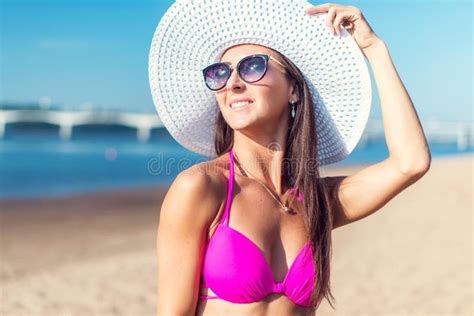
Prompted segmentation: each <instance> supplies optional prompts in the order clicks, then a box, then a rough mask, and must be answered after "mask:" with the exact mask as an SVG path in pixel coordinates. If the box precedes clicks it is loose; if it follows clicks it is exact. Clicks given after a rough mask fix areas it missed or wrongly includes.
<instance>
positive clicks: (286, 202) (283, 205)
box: [232, 151, 292, 213]
mask: <svg viewBox="0 0 474 316" xmlns="http://www.w3.org/2000/svg"><path fill="white" fill-rule="evenodd" d="M232 153H233V155H234V158H235V160H236V161H237V164H238V165H239V167H240V168H241V169H243V170H244V171H245V173H248V174H249V175H251V176H252V179H254V180H255V181H257V182H258V183H260V184H261V185H262V186H263V187H264V188H265V189H266V190H267V191H268V193H270V196H271V197H272V198H273V199H274V200H275V201H276V202H277V203H278V205H279V206H280V208H281V209H282V210H283V211H284V212H285V213H291V212H292V209H291V208H290V207H289V206H288V205H287V204H288V199H286V200H285V204H283V203H281V201H280V199H278V198H277V197H276V196H275V194H274V193H273V191H272V190H271V189H270V188H269V187H267V186H266V184H265V183H263V182H262V181H260V180H258V179H257V178H256V177H255V176H254V175H252V174H251V173H250V172H248V171H247V170H246V169H245V168H244V166H242V164H241V163H240V161H239V159H238V158H237V154H236V153H235V151H232ZM246 176H247V175H246ZM247 177H248V176H247ZM248 178H249V177H248Z"/></svg>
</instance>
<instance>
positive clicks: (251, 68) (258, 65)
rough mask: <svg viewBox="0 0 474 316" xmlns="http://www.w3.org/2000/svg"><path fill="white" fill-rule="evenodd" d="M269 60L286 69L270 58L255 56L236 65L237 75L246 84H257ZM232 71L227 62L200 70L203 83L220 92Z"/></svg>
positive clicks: (263, 55) (262, 55) (265, 70)
mask: <svg viewBox="0 0 474 316" xmlns="http://www.w3.org/2000/svg"><path fill="white" fill-rule="evenodd" d="M270 59H272V60H274V61H275V62H277V63H278V64H280V65H281V66H282V67H283V68H286V67H285V66H284V65H283V64H282V63H280V62H279V61H278V60H276V59H275V58H273V57H272V56H269V55H265V54H256V55H250V56H247V57H244V58H242V59H241V60H240V61H239V62H238V63H237V66H236V68H237V73H238V74H239V77H240V78H241V79H242V80H243V81H245V82H247V83H254V82H257V81H259V80H260V79H262V78H263V76H265V74H266V73H267V67H268V61H269V60H270ZM233 70H234V68H233V67H232V66H231V64H230V63H229V62H222V63H215V64H212V65H209V66H207V67H206V68H204V69H203V70H202V73H203V75H204V82H205V83H206V86H207V87H208V88H209V89H211V90H212V91H216V90H220V89H222V88H224V87H225V85H226V84H227V80H229V78H230V76H231V74H232V71H233Z"/></svg>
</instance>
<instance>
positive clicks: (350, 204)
mask: <svg viewBox="0 0 474 316" xmlns="http://www.w3.org/2000/svg"><path fill="white" fill-rule="evenodd" d="M425 172H426V171H425V170H423V171H420V172H413V173H410V174H407V173H403V172H401V171H400V168H399V167H398V165H397V164H396V163H395V162H394V161H393V160H392V159H390V158H387V159H385V160H383V161H381V162H379V163H376V164H373V165H370V166H369V167H366V168H364V169H362V170H359V171H358V172H356V173H354V174H352V175H349V176H337V177H326V178H324V180H325V181H327V183H328V185H329V187H330V191H331V194H332V197H333V198H332V201H333V204H332V210H333V229H335V228H337V227H340V226H344V225H347V224H349V223H352V222H355V221H357V220H359V219H362V218H364V217H366V216H369V215H370V214H372V213H375V212H376V211H377V210H379V209H380V208H382V207H383V206H384V205H385V204H386V203H387V202H388V201H390V200H391V199H392V198H393V197H395V196H396V195H397V194H398V193H400V192H401V191H403V190H404V189H405V188H407V187H408V186H410V185H411V184H413V183H414V182H416V181H417V180H418V179H419V178H420V177H421V176H422V175H423V174H424V173H425Z"/></svg>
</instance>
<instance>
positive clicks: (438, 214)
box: [0, 155, 474, 316]
mask: <svg viewBox="0 0 474 316" xmlns="http://www.w3.org/2000/svg"><path fill="white" fill-rule="evenodd" d="M473 158H474V156H473V155H466V156H457V157H445V158H434V159H433V162H432V164H431V169H430V171H429V172H428V173H427V174H426V175H425V176H424V177H423V178H422V179H420V180H419V181H418V182H416V183H415V184H413V185H412V186H410V187H408V188H407V189H406V190H405V191H403V192H402V193H400V194H399V195H398V196H396V197H395V198H394V199H392V200H391V201H390V202H389V203H388V204H387V205H385V206H384V207H383V208H382V209H380V210H379V211H378V212H376V213H375V214H373V215H371V216H369V217H366V218H364V219H362V220H360V221H357V222H355V223H352V224H350V225H347V226H343V227H340V228H337V229H336V230H334V232H333V238H334V244H333V258H332V277H331V278H332V279H331V281H332V290H333V294H334V296H335V298H336V308H337V309H336V311H333V310H332V309H331V308H330V306H329V304H327V303H326V302H324V303H323V304H322V306H321V307H320V309H319V310H318V311H317V313H316V314H317V315H318V316H333V315H338V316H339V315H397V316H398V315H456V316H457V315H473V312H474V309H473V301H474V297H473V276H472V270H473V266H472V261H473V247H472V240H473V235H472V234H473V233H472V232H473V230H472V228H473V218H472V212H473V205H472V203H473V200H472V195H473V194H472V192H473V188H472V186H473V162H474V159H473ZM363 167H364V166H354V167H346V168H338V169H326V170H324V171H323V175H346V174H351V173H353V172H355V171H357V170H358V169H359V168H363ZM166 190H167V188H166V187H163V188H155V189H146V190H136V191H115V192H108V193H94V194H84V195H77V196H70V197H65V198H55V199H35V200H10V201H0V216H1V217H0V219H1V221H0V225H1V226H0V228H1V231H0V251H1V252H0V254H1V257H0V295H1V296H0V315H2V316H21V315H48V316H49V315H154V311H155V293H156V284H155V279H156V257H155V238H156V228H157V224H158V216H159V210H160V205H161V200H162V198H163V196H164V194H165V193H166Z"/></svg>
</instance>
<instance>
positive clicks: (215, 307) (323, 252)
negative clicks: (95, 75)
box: [150, 0, 431, 315]
mask: <svg viewBox="0 0 474 316" xmlns="http://www.w3.org/2000/svg"><path fill="white" fill-rule="evenodd" d="M210 2H212V1H210ZM223 2H224V4H223ZM243 2H245V1H243ZM231 3H232V1H227V2H226V1H219V2H212V3H211V5H210V6H208V7H206V5H205V4H203V3H199V4H184V3H182V4H181V6H179V4H178V3H177V4H176V6H174V7H172V8H171V9H170V10H169V11H168V12H167V15H165V17H164V18H163V20H164V21H165V22H163V23H164V24H162V25H161V27H160V26H159V28H158V29H157V32H156V33H155V39H154V44H153V45H152V53H151V54H150V60H151V62H150V80H151V87H152V92H153V96H154V101H155V105H156V106H157V109H158V112H159V114H160V117H161V118H162V120H163V122H164V124H165V126H166V127H167V129H168V130H169V131H170V133H171V134H172V135H173V137H175V138H176V139H177V140H178V142H180V143H181V144H183V145H184V146H185V147H187V148H189V149H190V150H193V151H195V152H200V153H209V152H210V151H209V148H208V147H206V146H208V144H209V143H205V142H202V141H201V139H205V140H206V141H208V140H211V141H212V144H213V146H214V148H213V150H214V152H213V154H214V155H215V156H216V157H215V159H212V160H209V161H206V162H202V163H199V164H196V165H194V166H192V167H191V168H189V169H187V170H184V171H183V172H181V173H180V174H179V175H178V176H177V178H176V179H175V181H174V182H173V183H172V185H171V187H170V188H169V191H168V192H167V194H166V197H165V199H164V201H163V204H162V206H161V211H160V222H159V226H158V236H157V259H158V295H157V313H158V315H194V314H197V315H277V314H278V315H313V314H314V313H315V311H316V309H317V308H318V306H319V304H320V303H321V301H322V300H323V299H324V298H326V299H327V300H328V301H329V303H330V304H331V306H333V305H332V302H331V299H332V300H334V297H333V296H332V293H331V290H330V282H329V281H330V256H331V232H332V230H333V229H335V228H337V227H341V226H343V225H347V224H349V223H352V222H355V221H357V220H359V219H361V218H364V217H366V216H368V215H370V214H373V213H374V212H376V211H377V210H379V209H380V208H381V207H382V206H383V205H385V204H386V203H387V202H388V201H389V200H390V199H392V198H393V197H394V196H395V195H397V194H398V193H400V192H401V191H402V190H403V189H405V188H406V187H407V186H409V185H410V184H412V183H414V182H415V181H416V180H418V179H419V178H420V177H421V176H422V175H423V174H425V173H426V172H427V170H428V169H429V165H430V160H431V156H430V152H429V149H428V145H427V143H426V140H425V138H424V135H423V131H422V128H421V126H420V124H419V121H418V119H417V116H416V112H415V110H414V108H413V105H412V103H411V101H410V98H409V96H408V94H407V92H406V91H405V89H404V87H403V84H402V82H401V81H400V79H399V78H398V76H397V73H396V70H395V68H394V66H393V64H392V62H391V59H390V56H389V53H388V49H387V47H386V45H385V43H384V42H383V41H382V40H381V39H380V38H379V37H378V36H377V35H376V34H375V33H374V32H373V31H372V29H371V28H370V26H369V25H368V23H367V22H366V20H365V18H364V16H363V15H362V13H361V12H360V10H359V9H358V8H356V7H353V6H343V5H339V4H331V3H326V4H321V5H317V6H308V4H307V3H305V2H304V1H289V0H288V1H279V2H278V3H279V4H282V3H283V4H282V7H281V9H278V8H276V7H277V5H276V2H274V3H272V2H271V1H269V2H268V3H264V2H258V4H255V5H253V3H252V2H251V1H247V2H246V4H248V6H249V7H250V9H249V11H248V12H249V13H248V16H246V14H247V13H245V12H247V11H245V6H244V3H239V4H240V5H241V6H240V7H239V10H237V7H232V4H231ZM256 3H257V2H256ZM262 3H263V4H262ZM267 5H268V6H267ZM285 5H286V6H287V8H286V9H285V8H284V6H285ZM216 6H217V7H218V8H215V10H216V12H222V14H223V15H224V17H222V18H221V19H222V21H228V20H229V19H231V18H233V17H235V16H240V17H241V20H243V21H245V23H252V22H249V20H250V21H251V19H250V18H249V17H255V16H257V17H259V16H262V17H263V16H265V14H266V13H267V12H269V11H272V12H273V13H271V14H273V20H272V21H271V22H274V23H275V24H278V23H279V21H280V19H285V18H287V16H288V15H291V13H292V11H291V10H296V9H295V8H297V9H298V10H301V11H303V8H305V12H304V13H303V14H307V16H306V17H298V16H297V17H295V18H294V19H295V20H297V21H298V22H295V23H298V24H294V26H295V27H296V25H301V24H304V23H306V20H307V19H314V18H316V17H317V18H318V19H321V18H324V25H325V27H327V29H328V30H329V31H330V32H331V33H333V34H335V35H344V36H345V39H341V41H339V40H338V39H335V38H334V39H327V34H325V35H319V34H320V33H317V35H318V36H319V38H321V39H322V40H319V42H318V43H317V44H318V45H319V48H318V49H319V50H318V52H319V51H321V52H323V50H321V47H323V48H324V46H325V45H329V47H330V48H331V47H332V49H328V50H327V51H331V52H334V51H336V52H338V50H337V49H339V48H341V47H343V46H338V45H345V44H347V45H349V46H344V47H350V45H352V44H351V43H354V45H355V44H356V45H357V47H358V48H359V49H360V52H362V54H363V56H365V58H366V59H367V60H368V61H369V64H370V66H371V68H372V71H373V74H374V77H375V80H376V84H377V88H378V93H379V96H380V103H381V107H382V114H383V118H384V128H385V136H386V141H387V145H388V148H389V153H390V154H389V157H388V158H386V159H385V160H383V161H381V162H378V163H376V164H373V165H371V166H369V167H367V168H365V169H363V170H360V171H358V172H356V173H354V174H352V175H348V176H338V177H320V175H319V171H318V167H319V166H321V165H323V164H328V163H332V162H335V161H338V160H342V159H343V158H344V157H346V156H347V155H348V154H349V153H350V151H351V150H352V149H353V147H354V146H355V144H356V142H357V140H358V139H359V137H360V134H361V132H362V130H363V127H364V125H365V121H364V120H366V119H367V117H366V116H363V115H360V116H359V117H358V118H357V120H354V121H353V122H344V123H338V122H339V121H340V120H338V119H337V115H338V114H337V113H339V112H344V111H348V113H349V112H351V113H352V112H354V111H353V110H352V109H351V110H348V109H347V108H349V107H351V106H354V107H355V108H356V109H357V111H356V112H357V114H355V115H359V114H360V113H365V114H368V111H367V109H368V106H370V104H367V102H366V101H364V100H365V99H364V98H361V99H353V100H352V101H351V102H348V103H347V104H346V105H344V106H342V105H341V102H342V101H341V100H342V99H341V96H344V95H345V94H344V92H347V91H349V92H351V93H353V95H363V94H364V93H365V92H367V85H364V84H360V85H356V86H355V88H353V86H349V85H350V84H352V82H355V81H357V82H358V80H360V81H361V82H364V83H367V78H366V77H364V76H363V74H364V72H363V70H360V69H362V68H356V67H355V66H354V69H356V70H355V73H356V75H355V78H354V77H352V76H348V77H344V78H345V79H344V78H343V77H342V75H338V73H337V71H336V70H337V67H336V68H335V69H333V70H331V71H329V72H328V73H326V74H325V76H324V78H319V79H318V80H314V81H317V82H318V83H319V84H320V85H319V86H318V89H317V92H318V93H317V94H315V93H314V91H313V90H311V88H312V86H311V83H312V82H314V81H313V79H316V74H315V73H313V72H311V70H310V69H314V68H311V66H314V65H309V62H307V61H306V60H307V59H309V58H310V57H309V56H310V54H308V52H307V51H306V55H304V54H303V57H301V59H298V58H299V54H298V52H296V53H292V51H291V50H290V49H289V48H287V47H286V46H285V45H286V44H287V43H288V41H286V39H287V38H288V39H290V38H292V35H294V33H293V31H292V30H293V29H292V27H288V29H281V28H285V25H287V24H288V23H291V22H289V21H291V18H287V19H288V20H287V21H285V22H284V23H282V24H281V25H280V26H279V31H280V32H279V33H282V34H285V36H287V37H286V38H283V37H280V38H279V41H276V42H274V43H275V44H274V45H270V44H267V45H262V42H263V43H267V42H265V41H257V40H255V41H254V42H253V43H252V41H251V40H247V41H246V40H245V39H244V38H239V41H238V43H237V42H233V43H232V44H229V43H230V42H228V43H227V44H226V45H224V46H225V49H223V50H222V51H219V55H217V56H219V58H218V59H217V60H216V62H214V63H210V64H207V65H205V66H206V67H203V71H202V74H201V75H203V76H204V82H205V84H206V89H208V91H211V92H212V95H213V97H214V98H215V101H216V103H217V107H216V109H215V111H214V112H212V111H208V112H206V111H207V110H200V107H199V106H198V105H193V106H194V108H193V111H186V110H185V109H183V108H181V107H178V106H176V107H174V108H173V106H172V105H170V104H171V103H169V102H171V101H170V100H171V99H172V98H173V97H175V96H178V95H180V94H179V93H178V90H179V88H178V87H177V86H173V85H172V84H171V83H173V84H176V85H179V84H183V83H182V82H180V81H179V80H172V79H170V78H165V79H163V80H162V81H159V79H157V78H159V76H160V74H162V73H163V72H164V68H163V69H162V68H160V67H161V65H162V64H160V63H166V62H168V63H171V62H170V61H169V60H165V61H163V56H161V55H160V54H165V53H163V50H165V49H166V46H167V45H170V47H171V48H170V53H169V54H170V56H171V54H172V53H171V52H173V53H174V54H177V52H182V51H184V50H179V49H176V47H174V46H173V45H177V47H179V45H180V44H179V41H178V40H177V39H176V38H174V40H172V38H173V36H172V35H166V36H169V38H168V39H167V40H166V41H163V39H164V38H165V34H169V33H167V32H171V31H169V30H167V29H166V28H165V27H163V25H167V26H170V25H172V26H173V27H174V28H175V29H176V28H177V29H179V30H180V31H181V33H179V34H180V36H183V37H185V36H186V35H185V34H187V33H185V32H184V30H187V32H192V30H199V27H198V26H194V28H190V27H188V26H187V25H188V24H187V23H186V22H183V24H182V25H181V26H180V24H179V23H178V22H175V21H194V22H196V23H198V24H199V16H200V15H201V14H202V15H206V14H209V12H211V11H212V9H214V7H216ZM226 9H227V10H228V11H226ZM183 10H187V11H186V12H184V13H183ZM226 12H227V13H226ZM275 12H276V13H275ZM321 13H324V14H323V15H317V14H321ZM326 13H327V14H326ZM180 14H182V17H181V20H179V19H178V18H177V16H179V15H180ZM187 14H189V15H193V16H192V17H190V18H189V17H188V20H186V16H187ZM271 14H270V15H271ZM298 14H299V13H296V15H298ZM246 17H247V18H248V19H246ZM216 18H218V17H216ZM174 19H176V20H174ZM205 21H206V23H209V24H212V23H214V22H213V20H212V19H207V20H205ZM313 22H314V21H312V22H308V23H313ZM216 23H217V22H216ZM234 23H236V22H234ZM245 23H244V24H242V27H245V25H246V24H245ZM258 23H260V22H258ZM317 23H319V24H321V25H322V22H321V21H320V20H318V22H317ZM319 24H318V26H319ZM202 25H204V24H202ZM219 25H220V31H221V32H222V33H220V36H221V37H222V38H224V37H225V36H224V34H225V30H226V28H225V25H222V24H219ZM266 27H268V28H271V27H272V25H271V23H268V24H267V25H266ZM256 28H258V25H254V26H253V27H252V28H251V29H252V31H249V32H254V35H255V36H257V35H258V34H261V33H259V31H258V30H255V29H256ZM236 29H238V28H236ZM249 29H250V28H249ZM227 30H229V31H228V33H227V34H231V33H232V30H230V29H229V28H227ZM264 30H266V29H264ZM346 30H347V32H348V33H347V32H346ZM208 32H210V31H208ZM326 32H327V31H326ZM205 33H206V32H205V31H202V34H205ZM296 33H297V32H296ZM300 33H304V36H306V37H308V38H309V37H310V36H314V34H313V33H312V32H311V31H310V30H302V32H300ZM232 34H233V33H232ZM298 34H299V33H298ZM201 36H204V35H201ZM209 36H210V35H209ZM235 36H236V37H237V35H235ZM258 36H261V37H260V39H264V38H269V37H271V36H272V35H258ZM278 36H280V35H278ZM295 36H296V35H295ZM348 36H351V38H348ZM195 37H198V35H196V34H194V37H193V39H192V40H189V41H193V43H198V44H196V47H199V48H201V46H199V41H198V40H195V39H194V38H195ZM248 38H250V37H247V39H248ZM324 38H325V39H324ZM158 39H159V40H160V41H161V42H160V41H158ZM317 39H318V38H314V39H313V41H314V42H316V41H317ZM343 40H344V41H345V42H342V41H343ZM222 41H224V40H222ZM181 42H183V43H187V42H186V40H185V39H181ZM208 42H209V40H208V41H206V43H208ZM280 42H285V43H284V44H282V45H281V46H279V45H280V44H279V43H280ZM176 43H178V44H176ZM202 43H204V41H203V42H202ZM268 43H271V41H270V40H269V41H268ZM344 43H345V44H344ZM297 45H300V44H295V47H296V46H297ZM308 45H309V46H311V45H314V44H308ZM331 45H333V46H331ZM316 46H317V45H314V47H316ZM276 48H278V49H276ZM285 49H286V51H285ZM160 50H161V51H160ZM209 50H211V49H210V48H209ZM301 50H302V51H305V48H304V47H301ZM282 51H284V52H286V53H282ZM348 51H349V50H348ZM186 52H188V54H193V53H195V52H196V50H192V49H188V50H186ZM321 54H323V53H321ZM343 55H344V53H343ZM157 56H158V57H157ZM160 56H161V59H160V58H159V57H160ZM354 56H355V57H354ZM357 56H358V55H357V52H355V51H351V52H350V53H349V57H354V58H357ZM361 56H362V55H361ZM169 58H171V57H169ZM182 59H183V58H181V57H180V58H179V60H182ZM315 60H316V62H317V63H320V64H319V68H317V69H316V70H315V71H319V70H320V71H324V67H325V66H327V65H331V60H330V59H328V60H326V59H325V58H323V55H320V58H316V59H315ZM334 60H337V62H340V63H342V62H343V61H341V58H340V56H339V58H336V59H334ZM313 62H314V61H313ZM337 62H336V63H337ZM185 64H186V62H183V61H182V64H181V66H175V68H176V69H180V70H181V71H183V70H182V69H184V68H185V67H183V65H185ZM188 64H189V63H188ZM340 65H342V64H340ZM340 65H339V66H340ZM354 65H355V64H354ZM358 65H360V64H358ZM306 66H310V67H306ZM346 68H347V67H346ZM357 69H359V70H357ZM191 71H192V70H191ZM167 73H173V72H171V71H168V72H167ZM349 73H350V71H349ZM192 75H193V74H191V76H192ZM333 75H334V76H336V77H337V76H339V79H340V80H341V82H342V88H339V90H336V91H338V92H337V93H332V94H331V93H329V92H328V91H330V88H327V86H326V85H323V84H322V83H327V84H330V83H331V82H332V81H331V80H333V78H332V76H333ZM181 78H186V79H182V80H184V81H185V83H192V82H194V81H193V78H192V77H191V78H188V77H186V76H183V74H181ZM361 78H362V79H361ZM343 79H344V80H349V81H346V83H344V82H343V81H342V80H343ZM364 80H365V81H364ZM369 86H370V85H369ZM188 87H194V86H193V85H191V84H189V86H188ZM167 89H169V90H167ZM173 89H174V90H173ZM346 90H347V91H346ZM170 91H171V92H173V91H174V92H173V93H174V94H172V93H170ZM331 91H334V90H331ZM168 95H169V97H168ZM195 95H196V96H198V94H195ZM190 98H191V99H192V97H190ZM323 98H324V100H321V99H323ZM188 99H189V98H188ZM185 101H186V100H184V99H183V103H182V104H181V105H180V106H182V107H186V106H187V105H185V104H188V103H189V102H185ZM188 101H189V100H188ZM332 101H334V102H332ZM195 102H196V103H197V104H205V101H199V99H198V98H197V97H196V99H195ZM338 102H339V103H338ZM331 107H332V108H331ZM206 109H207V108H206ZM326 109H329V110H328V112H324V111H326ZM334 109H337V110H334ZM189 113H197V114H193V115H195V116H194V117H193V119H192V120H191V119H189V118H188V117H187V116H188V115H191V114H189ZM209 113H211V114H209ZM212 113H215V119H211V120H210V121H211V123H210V124H209V126H205V125H206V123H205V122H206V120H207V119H206V118H209V117H208V116H209V115H212ZM327 113H330V114H331V115H328V114H327ZM365 114H364V115H365ZM344 115H346V117H347V113H345V114H344ZM326 116H327V117H330V116H331V117H332V120H329V119H326V118H325V117H326ZM201 117H204V118H205V119H203V120H201ZM341 117H344V116H341ZM334 121H335V122H334ZM176 122H178V123H176ZM183 122H184V123H183ZM354 122H355V123H354ZM357 122H358V123H357ZM360 122H363V124H361V123H360ZM179 123H183V124H188V125H182V126H181V127H180V126H179ZM183 126H186V127H183ZM203 126H204V128H203ZM325 126H329V127H328V129H327V130H325V129H324V128H325ZM211 127H212V128H211ZM206 128H207V129H209V130H210V131H213V132H214V135H212V137H209V136H208V135H207V136H206V135H205V136H203V135H204V130H205V129H206ZM329 131H330V132H329ZM347 131H349V132H347ZM186 133H188V134H186ZM353 135H356V136H355V137H352V136H353ZM192 137H194V138H192ZM206 137H207V138H206ZM190 139H193V140H192V141H190ZM354 139H356V140H355V141H354ZM351 142H352V143H351ZM203 144H207V145H203ZM334 144H336V145H334ZM339 145H341V146H342V145H344V146H345V147H344V146H343V147H341V148H345V149H346V151H345V152H344V151H340V150H336V149H335V148H339V147H338V146H339ZM331 146H332V147H331ZM206 150H207V151H206ZM348 286H350V285H348Z"/></svg>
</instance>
